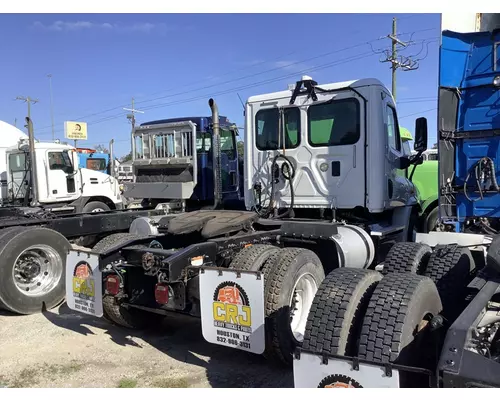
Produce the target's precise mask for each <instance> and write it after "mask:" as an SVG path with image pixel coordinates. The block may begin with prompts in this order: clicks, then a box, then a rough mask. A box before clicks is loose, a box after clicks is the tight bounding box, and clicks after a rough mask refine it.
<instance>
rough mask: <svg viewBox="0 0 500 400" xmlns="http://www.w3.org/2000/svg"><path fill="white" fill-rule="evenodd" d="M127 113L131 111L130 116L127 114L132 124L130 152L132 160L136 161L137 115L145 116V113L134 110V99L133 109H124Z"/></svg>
mask: <svg viewBox="0 0 500 400" xmlns="http://www.w3.org/2000/svg"><path fill="white" fill-rule="evenodd" d="M124 110H125V111H130V114H127V119H128V120H130V123H131V124H132V132H131V134H130V150H131V152H132V160H134V159H135V141H134V130H135V113H141V114H144V111H140V110H136V109H135V108H134V98H133V97H132V108H124Z"/></svg>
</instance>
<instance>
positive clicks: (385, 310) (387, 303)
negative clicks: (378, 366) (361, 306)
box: [358, 274, 442, 366]
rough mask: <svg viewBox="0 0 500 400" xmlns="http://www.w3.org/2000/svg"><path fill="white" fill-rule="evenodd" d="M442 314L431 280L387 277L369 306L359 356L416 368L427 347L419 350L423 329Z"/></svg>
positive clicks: (436, 292)
mask: <svg viewBox="0 0 500 400" xmlns="http://www.w3.org/2000/svg"><path fill="white" fill-rule="evenodd" d="M441 311H442V304H441V299H440V297H439V293H438V290H437V288H436V285H435V284H434V282H432V280H431V279H430V278H427V277H425V276H419V275H414V274H388V275H386V276H384V278H383V279H382V280H381V281H380V282H379V283H378V285H377V287H376V288H375V291H374V292H373V294H372V296H371V299H370V301H369V303H368V308H367V310H366V314H365V317H364V319H363V325H362V327H361V335H360V341H359V348H358V357H359V358H360V359H363V360H367V361H375V362H379V363H384V364H386V363H397V364H403V365H410V366H416V365H415V363H417V362H418V359H419V357H420V356H421V355H422V353H425V348H424V346H421V347H418V344H419V343H421V339H422V338H423V336H424V330H425V329H424V330H423V328H425V327H426V326H427V325H428V324H427V322H428V320H430V319H429V318H430V317H433V316H436V315H437V314H439V313H440V312H441ZM426 321H427V322H426ZM418 334H420V335H418ZM417 347H418V348H417Z"/></svg>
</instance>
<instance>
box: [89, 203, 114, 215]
mask: <svg viewBox="0 0 500 400" xmlns="http://www.w3.org/2000/svg"><path fill="white" fill-rule="evenodd" d="M110 210H111V209H110V208H109V206H108V205H107V204H104V203H103V202H102V201H89V202H88V203H87V204H85V206H84V207H83V209H82V213H94V212H103V211H110Z"/></svg>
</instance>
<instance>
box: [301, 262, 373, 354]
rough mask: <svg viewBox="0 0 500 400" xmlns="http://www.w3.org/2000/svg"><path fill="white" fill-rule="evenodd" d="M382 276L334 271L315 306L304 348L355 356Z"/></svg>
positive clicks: (344, 269)
mask: <svg viewBox="0 0 500 400" xmlns="http://www.w3.org/2000/svg"><path fill="white" fill-rule="evenodd" d="M382 277H383V276H382V274H381V273H379V272H377V271H373V270H367V269H357V268H337V269H335V270H333V271H332V272H330V273H329V274H328V275H327V276H326V278H325V280H324V281H323V282H322V283H321V285H320V287H319V288H318V292H317V293H316V296H315V297H314V301H313V303H312V305H311V311H310V312H309V317H308V319H307V324H306V330H305V335H304V342H303V344H302V349H303V350H305V351H312V352H318V353H327V354H328V355H332V356H334V355H342V356H345V355H347V356H354V355H355V354H353V351H354V346H355V344H356V341H357V340H358V335H357V334H358V333H359V330H360V328H361V323H362V319H363V316H364V311H366V307H367V306H368V302H369V300H370V297H371V295H372V293H373V291H374V290H375V287H376V286H377V284H378V282H379V281H380V280H381V279H382Z"/></svg>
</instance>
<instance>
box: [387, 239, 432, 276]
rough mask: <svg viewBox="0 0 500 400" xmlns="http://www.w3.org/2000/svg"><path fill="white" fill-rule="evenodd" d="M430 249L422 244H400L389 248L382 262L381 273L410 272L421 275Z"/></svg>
mask: <svg viewBox="0 0 500 400" xmlns="http://www.w3.org/2000/svg"><path fill="white" fill-rule="evenodd" d="M431 253H432V249H431V248H430V246H428V245H426V244H424V243H415V242H400V243H396V244H395V245H394V246H392V247H391V249H390V250H389V253H387V257H386V258H385V261H384V268H383V270H382V273H383V274H384V275H387V274H392V273H396V272H399V273H405V272H410V273H413V274H417V275H422V274H423V273H424V272H425V269H426V268H427V263H428V262H429V257H430V256H431Z"/></svg>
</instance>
